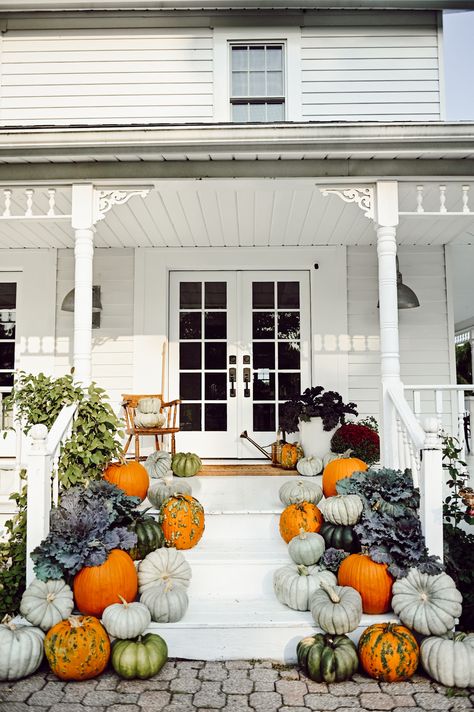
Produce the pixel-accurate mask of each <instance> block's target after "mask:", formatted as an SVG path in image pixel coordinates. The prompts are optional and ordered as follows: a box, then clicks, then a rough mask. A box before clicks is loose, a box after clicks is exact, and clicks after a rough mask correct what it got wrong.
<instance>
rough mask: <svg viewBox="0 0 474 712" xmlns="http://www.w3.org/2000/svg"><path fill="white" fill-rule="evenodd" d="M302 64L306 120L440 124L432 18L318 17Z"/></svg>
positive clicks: (308, 30) (307, 32)
mask: <svg viewBox="0 0 474 712" xmlns="http://www.w3.org/2000/svg"><path fill="white" fill-rule="evenodd" d="M363 20H365V22H364V21H363ZM301 66H302V115H303V118H304V119H305V120H312V121H314V120H318V119H323V120H327V119H333V120H371V119H373V120H379V121H384V120H388V121H390V120H423V121H425V120H426V121H429V120H437V119H439V118H440V95H439V49H438V30H437V24H436V16H435V13H430V12H427V13H412V14H409V13H387V12H385V13H370V14H367V13H361V14H359V15H357V14H355V13H350V12H341V11H338V12H332V13H321V15H320V16H318V19H317V20H315V21H314V26H312V27H305V28H303V30H302V46H301Z"/></svg>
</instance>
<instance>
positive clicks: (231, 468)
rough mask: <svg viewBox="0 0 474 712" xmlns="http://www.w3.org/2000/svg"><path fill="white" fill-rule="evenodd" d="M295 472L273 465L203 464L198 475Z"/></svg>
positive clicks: (274, 474)
mask: <svg viewBox="0 0 474 712" xmlns="http://www.w3.org/2000/svg"><path fill="white" fill-rule="evenodd" d="M296 474H297V472H296V470H285V469H284V468H283V467H273V465H203V466H202V469H201V470H200V471H199V476H200V477H217V476H219V477H222V476H225V477H227V476H228V477H232V476H234V477H235V476H239V477H247V476H248V477H252V476H253V477H256V476H257V475H258V476H259V477H262V476H264V477H276V476H281V475H296Z"/></svg>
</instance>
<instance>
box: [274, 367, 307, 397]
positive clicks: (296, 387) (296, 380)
mask: <svg viewBox="0 0 474 712" xmlns="http://www.w3.org/2000/svg"><path fill="white" fill-rule="evenodd" d="M300 393H301V390H300V374H299V373H280V374H279V376H278V398H279V400H289V399H290V398H294V397H295V396H298V395H299V394H300Z"/></svg>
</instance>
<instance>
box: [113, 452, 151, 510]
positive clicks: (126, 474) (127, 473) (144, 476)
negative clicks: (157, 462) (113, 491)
mask: <svg viewBox="0 0 474 712" xmlns="http://www.w3.org/2000/svg"><path fill="white" fill-rule="evenodd" d="M104 479H105V480H107V482H111V483H112V484H113V485H116V486H117V487H119V488H120V489H121V490H123V491H124V492H125V494H128V496H129V497H140V499H141V501H142V502H143V500H144V499H145V497H146V493H147V491H148V487H149V484H150V479H149V477H148V472H147V471H146V470H145V468H144V467H143V465H140V463H139V462H136V460H130V462H126V463H124V464H122V463H120V462H111V463H110V465H109V466H108V467H107V469H106V470H105V472H104Z"/></svg>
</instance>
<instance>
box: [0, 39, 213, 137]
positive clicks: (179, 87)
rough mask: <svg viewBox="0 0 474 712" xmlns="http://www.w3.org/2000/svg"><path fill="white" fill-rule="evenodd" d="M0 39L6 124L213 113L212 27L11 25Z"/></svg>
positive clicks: (184, 118) (179, 118)
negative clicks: (19, 27) (25, 27)
mask: <svg viewBox="0 0 474 712" xmlns="http://www.w3.org/2000/svg"><path fill="white" fill-rule="evenodd" d="M1 42H2V52H1V75H2V78H1V95H0V120H1V123H2V124H4V125H7V126H12V125H16V124H21V125H33V124H42V123H43V124H44V123H46V124H52V123H54V124H59V125H67V124H78V123H79V124H80V123H92V124H101V123H140V122H144V123H150V122H158V123H159V122H165V123H185V122H191V121H209V120H212V117H213V86H212V54H213V47H212V31H211V30H210V29H203V28H195V29H194V28H190V29H187V28H176V29H173V28H162V29H156V28H153V29H149V30H148V29H112V28H111V29H110V30H86V29H81V30H56V31H53V30H50V31H48V30H38V31H35V32H33V31H19V30H16V31H10V32H7V33H5V34H4V35H3V38H2V40H1Z"/></svg>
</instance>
